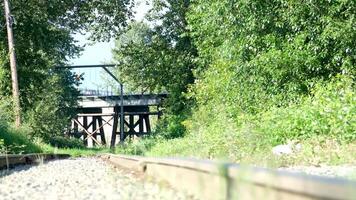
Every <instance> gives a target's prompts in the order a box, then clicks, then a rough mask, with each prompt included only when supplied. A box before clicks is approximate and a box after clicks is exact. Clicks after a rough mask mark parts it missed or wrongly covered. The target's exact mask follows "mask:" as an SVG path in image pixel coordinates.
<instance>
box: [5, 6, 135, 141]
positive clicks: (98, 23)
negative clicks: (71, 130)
mask: <svg viewBox="0 0 356 200" xmlns="http://www.w3.org/2000/svg"><path fill="white" fill-rule="evenodd" d="M1 4H2V3H1ZM132 5H133V1H132V0H123V1H98V0H91V1H80V0H70V1H58V0H54V1H31V2H26V1H20V0H13V1H11V5H10V6H11V11H12V16H13V17H14V19H15V23H14V24H13V31H14V37H15V41H16V49H15V52H16V56H17V67H18V77H19V87H20V94H21V95H20V97H21V99H20V101H21V106H22V113H23V115H22V116H23V118H24V120H23V121H24V122H25V123H26V124H27V125H29V126H30V128H31V131H30V132H28V134H30V135H31V136H32V137H41V138H43V139H44V140H45V141H49V139H50V138H51V137H52V136H56V135H59V134H61V133H62V132H63V131H64V129H65V128H66V127H67V125H68V123H69V122H70V118H71V117H72V116H73V114H74V113H75V107H76V97H77V95H78V92H77V91H76V89H75V88H74V84H75V83H77V82H76V81H75V80H74V77H73V74H72V73H71V72H70V71H69V70H64V69H63V70H56V69H55V66H62V65H65V64H66V62H67V61H68V59H70V58H73V57H75V56H77V55H78V54H79V52H80V51H81V50H82V47H81V46H79V45H78V44H77V41H76V40H75V39H74V38H73V35H74V34H76V33H80V32H87V31H90V33H91V39H93V40H107V39H109V38H110V37H111V36H112V35H113V34H115V33H116V32H118V31H119V30H121V29H122V27H123V26H125V25H126V22H127V19H128V18H130V17H131V7H132ZM0 6H1V5H0ZM2 11H3V9H1V11H0V12H1V13H0V22H1V24H4V22H5V19H4V14H3V12H2ZM0 38H1V39H0V98H4V99H6V100H7V101H9V102H11V101H10V97H11V94H12V92H11V76H10V69H9V59H8V52H9V50H8V47H7V37H6V28H5V27H3V26H2V29H1V30H0ZM10 107H11V106H10ZM7 115H8V116H7V118H8V119H6V121H10V120H11V119H12V114H11V112H10V113H8V114H7Z"/></svg>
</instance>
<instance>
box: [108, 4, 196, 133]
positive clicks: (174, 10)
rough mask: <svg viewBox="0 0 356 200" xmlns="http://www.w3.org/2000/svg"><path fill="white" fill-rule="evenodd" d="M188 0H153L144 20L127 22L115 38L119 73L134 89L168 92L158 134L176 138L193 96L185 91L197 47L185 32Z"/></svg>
mask: <svg viewBox="0 0 356 200" xmlns="http://www.w3.org/2000/svg"><path fill="white" fill-rule="evenodd" d="M189 4H190V3H189V1H186V0H179V1H172V0H168V1H163V0H155V1H153V8H152V9H151V10H150V11H149V13H148V15H147V16H146V17H145V20H146V21H148V22H149V25H148V24H146V23H145V22H135V23H131V24H129V26H128V27H127V29H126V30H124V31H123V32H122V33H121V34H120V35H119V36H118V38H117V40H116V48H115V49H114V51H113V52H114V57H115V60H116V61H117V62H118V63H119V67H118V68H117V69H116V73H117V74H118V77H120V78H121V80H122V81H123V82H124V83H127V84H126V85H127V86H128V87H127V88H128V90H130V91H134V92H140V93H145V92H168V93H169V96H168V99H166V101H165V104H164V108H165V113H166V114H168V115H170V116H169V117H168V118H165V119H164V120H163V121H162V122H161V123H160V125H159V131H158V132H160V134H163V135H164V136H163V137H166V138H175V137H179V136H182V135H183V134H184V130H185V128H184V127H183V125H182V124H181V123H182V121H184V120H185V119H186V115H187V113H189V111H190V108H191V105H192V104H193V99H187V98H186V96H185V93H186V92H187V90H188V86H189V85H190V84H193V82H194V76H193V70H194V68H195V58H196V56H197V52H196V49H195V47H194V45H193V44H192V41H191V37H190V36H189V35H188V34H187V31H188V30H187V22H186V18H185V17H186V13H187V11H188V7H189Z"/></svg>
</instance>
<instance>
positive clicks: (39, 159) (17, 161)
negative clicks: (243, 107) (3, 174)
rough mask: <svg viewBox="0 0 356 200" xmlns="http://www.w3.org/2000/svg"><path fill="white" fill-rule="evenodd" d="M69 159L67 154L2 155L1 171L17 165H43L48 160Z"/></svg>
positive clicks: (0, 159)
mask: <svg viewBox="0 0 356 200" xmlns="http://www.w3.org/2000/svg"><path fill="white" fill-rule="evenodd" d="M69 157H70V156H69V155H67V154H48V153H39V154H24V155H17V154H16V155H15V154H6V155H0V170H1V169H8V168H10V167H13V166H16V165H25V164H34V163H43V162H44V161H48V160H53V159H63V158H69Z"/></svg>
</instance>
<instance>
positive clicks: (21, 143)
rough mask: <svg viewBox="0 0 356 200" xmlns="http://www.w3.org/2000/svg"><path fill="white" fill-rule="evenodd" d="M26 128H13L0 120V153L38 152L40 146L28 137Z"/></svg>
mask: <svg viewBox="0 0 356 200" xmlns="http://www.w3.org/2000/svg"><path fill="white" fill-rule="evenodd" d="M28 132H29V129H28V128H22V129H14V128H12V127H9V126H8V125H6V124H4V123H3V122H1V121H0V154H22V153H40V152H42V150H41V148H40V147H39V146H37V145H36V144H34V143H33V142H31V140H30V139H29V138H28Z"/></svg>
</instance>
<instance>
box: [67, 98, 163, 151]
mask: <svg viewBox="0 0 356 200" xmlns="http://www.w3.org/2000/svg"><path fill="white" fill-rule="evenodd" d="M166 96H167V95H166V94H160V95H124V104H123V105H124V106H123V116H124V117H123V119H120V118H121V117H120V116H121V112H120V107H121V106H120V103H121V101H120V99H119V97H118V96H105V97H98V96H88V97H85V96H82V97H80V98H79V102H78V103H79V108H78V114H77V116H76V117H75V118H73V120H72V127H71V131H70V132H69V133H68V134H69V135H70V136H72V137H76V138H81V139H82V140H83V143H84V144H85V145H86V146H95V145H107V144H110V147H115V145H116V143H117V142H124V140H125V139H126V138H127V137H129V138H133V137H141V136H143V135H148V134H150V133H151V126H152V124H151V122H152V121H151V118H152V117H153V116H157V120H159V119H160V117H161V115H162V112H161V111H160V110H159V105H160V104H161V102H162V99H163V98H165V97H166ZM153 108H156V110H155V111H151V110H152V109H153ZM121 122H123V123H121ZM121 124H123V134H120V132H121V131H120V130H121V127H120V125H121ZM118 135H119V136H121V137H119V138H120V139H119V140H117V137H118ZM98 136H100V137H98Z"/></svg>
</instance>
